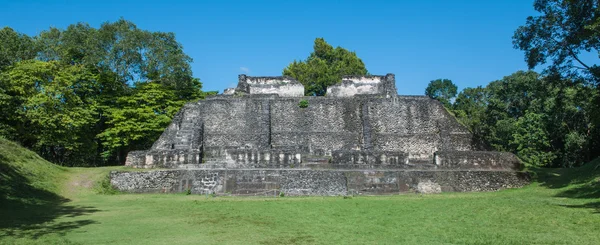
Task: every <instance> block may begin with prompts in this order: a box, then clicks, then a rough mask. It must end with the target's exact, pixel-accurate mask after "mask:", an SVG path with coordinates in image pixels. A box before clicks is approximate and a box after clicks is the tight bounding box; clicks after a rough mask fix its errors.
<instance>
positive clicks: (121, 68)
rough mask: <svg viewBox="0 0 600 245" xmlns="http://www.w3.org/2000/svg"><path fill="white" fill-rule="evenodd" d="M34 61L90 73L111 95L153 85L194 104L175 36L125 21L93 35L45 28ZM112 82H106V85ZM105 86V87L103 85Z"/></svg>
mask: <svg viewBox="0 0 600 245" xmlns="http://www.w3.org/2000/svg"><path fill="white" fill-rule="evenodd" d="M36 41H37V42H38V43H39V46H40V47H42V48H41V51H40V52H39V55H38V58H39V59H41V60H45V61H49V60H57V61H60V62H62V63H65V64H81V65H86V66H91V67H95V69H97V70H98V72H99V74H100V75H101V76H103V77H101V79H103V80H106V81H104V84H111V86H113V87H114V88H113V89H115V90H118V89H119V86H120V87H121V88H127V86H128V85H129V84H132V83H134V82H148V81H153V82H159V83H162V84H164V85H167V86H171V87H173V88H175V91H176V94H177V96H178V97H180V98H182V99H189V100H192V99H197V98H198V97H197V96H199V89H200V82H199V80H198V79H197V78H194V77H193V76H192V71H191V66H190V63H191V62H192V58H190V57H189V56H188V55H186V54H185V53H184V52H183V47H182V45H181V44H180V43H178V42H177V41H176V39H175V34H173V33H170V32H168V33H165V32H150V31H145V30H141V29H138V28H137V26H136V25H135V24H134V23H132V22H130V21H127V20H124V19H120V20H118V21H116V22H113V23H110V22H106V23H103V24H102V25H101V26H100V28H99V29H95V28H92V27H90V26H89V25H88V24H87V23H77V24H73V25H70V26H68V27H67V29H66V30H60V29H57V28H50V29H49V30H47V31H43V32H42V33H40V35H39V36H37V37H36ZM111 79H112V81H110V80H111ZM109 82H110V83H109Z"/></svg>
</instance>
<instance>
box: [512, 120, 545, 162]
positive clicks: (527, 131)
mask: <svg viewBox="0 0 600 245" xmlns="http://www.w3.org/2000/svg"><path fill="white" fill-rule="evenodd" d="M546 121H547V119H545V118H544V115H543V114H539V113H532V112H526V113H525V115H524V116H523V117H520V118H519V120H517V121H516V123H515V127H514V128H515V130H514V131H513V132H514V133H513V135H512V136H513V137H512V139H511V140H510V142H509V143H510V144H512V145H514V146H515V147H516V153H517V155H518V156H519V157H520V158H521V159H523V161H525V162H526V163H528V164H530V165H533V166H538V167H544V166H551V165H552V164H553V161H554V159H556V154H555V153H554V152H553V151H552V147H551V140H550V138H549V136H548V132H547V131H546V125H545V122H546Z"/></svg>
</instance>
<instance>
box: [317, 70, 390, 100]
mask: <svg viewBox="0 0 600 245" xmlns="http://www.w3.org/2000/svg"><path fill="white" fill-rule="evenodd" d="M325 95H326V96H328V97H354V96H355V95H379V96H383V97H387V98H389V97H394V96H396V95H397V91H396V78H395V76H394V74H387V75H385V76H344V77H342V82H341V83H339V84H335V85H333V86H329V87H327V93H326V94H325Z"/></svg>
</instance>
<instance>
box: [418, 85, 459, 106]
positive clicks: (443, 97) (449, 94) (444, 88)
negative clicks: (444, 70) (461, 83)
mask: <svg viewBox="0 0 600 245" xmlns="http://www.w3.org/2000/svg"><path fill="white" fill-rule="evenodd" d="M457 89H458V88H457V87H456V85H454V83H453V82H452V80H450V79H436V80H433V81H431V82H429V85H427V88H425V95H427V96H429V97H430V98H432V99H436V100H439V101H440V102H442V104H444V106H446V107H450V105H451V102H450V101H451V100H452V99H453V98H454V97H456V91H457Z"/></svg>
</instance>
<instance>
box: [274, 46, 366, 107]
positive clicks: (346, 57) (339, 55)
mask: <svg viewBox="0 0 600 245" xmlns="http://www.w3.org/2000/svg"><path fill="white" fill-rule="evenodd" d="M313 49H314V50H313V52H312V53H311V54H310V56H308V58H307V59H306V60H304V61H295V60H294V62H292V63H291V64H289V65H288V66H287V67H286V68H284V69H283V75H284V76H291V77H293V78H295V79H297V80H298V81H300V83H302V84H303V85H304V94H305V95H308V96H323V95H325V93H326V92H327V87H328V86H331V85H334V84H336V83H339V82H341V79H342V76H344V75H367V74H368V71H367V69H366V68H365V64H364V63H363V62H362V60H361V59H360V58H358V56H356V53H355V52H350V51H348V50H346V49H344V48H341V47H336V48H333V46H331V45H329V44H328V43H327V42H325V39H323V38H317V39H315V44H314V46H313Z"/></svg>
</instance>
